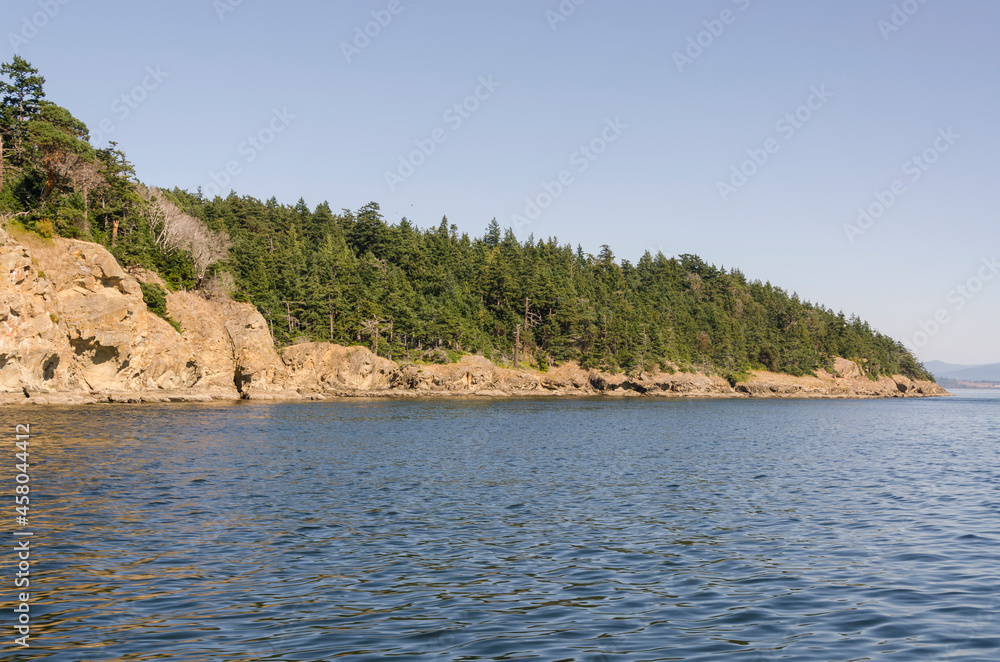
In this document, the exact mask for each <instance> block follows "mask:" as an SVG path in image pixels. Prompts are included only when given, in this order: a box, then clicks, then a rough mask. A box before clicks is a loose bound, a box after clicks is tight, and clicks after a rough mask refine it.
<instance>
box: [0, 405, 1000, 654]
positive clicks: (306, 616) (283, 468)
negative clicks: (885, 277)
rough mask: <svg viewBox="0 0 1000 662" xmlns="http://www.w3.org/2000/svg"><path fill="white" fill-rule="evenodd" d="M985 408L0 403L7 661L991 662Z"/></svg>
mask: <svg viewBox="0 0 1000 662" xmlns="http://www.w3.org/2000/svg"><path fill="white" fill-rule="evenodd" d="M998 402H1000V400H996V399H983V398H971V397H970V398H962V397H959V398H955V399H952V400H947V401H905V402H869V401H858V402H854V401H846V402H795V401H791V402H745V401H733V402H698V401H688V402H646V401H642V402H636V401H627V402H609V401H604V400H573V401H558V402H556V401H530V400H529V401H498V402H496V401H458V402H398V401H397V402H390V401H369V402H363V401H360V402H359V401H345V402H323V403H304V404H263V403H236V404H225V405H165V406H157V405H144V406H135V407H131V406H122V405H119V406H109V407H86V408H63V409H48V410H42V409H25V410H18V409H7V410H5V411H6V412H7V413H8V414H9V415H10V416H12V417H14V418H18V417H20V418H19V419H18V420H20V419H21V418H24V420H30V422H31V424H32V430H33V432H34V431H35V430H37V431H38V432H37V435H38V437H37V440H33V455H32V458H33V460H34V463H33V484H32V489H33V492H32V495H33V501H32V513H33V524H34V525H35V526H36V527H37V534H36V535H37V541H36V543H35V544H36V545H37V549H38V550H40V551H39V557H38V559H37V561H36V566H35V570H36V571H37V573H38V580H37V584H35V585H33V587H32V588H33V589H34V591H35V593H34V605H33V608H35V609H37V611H38V614H39V617H38V621H37V629H35V630H34V631H33V634H34V635H35V637H34V638H33V640H32V642H33V646H32V648H31V649H30V650H29V651H24V652H23V653H22V652H19V654H18V655H19V657H21V658H23V659H57V660H71V659H72V660H118V659H128V660H155V659H171V660H219V659H225V660H320V659H330V658H332V657H334V656H340V657H343V658H347V659H358V660H369V659H370V660H377V659H379V660H380V659H387V658H393V657H405V658H407V659H436V660H437V659H454V660H492V659H539V660H559V659H566V660H660V659H686V660H709V659H712V660H715V659H719V658H723V657H727V656H728V657H729V658H731V659H738V660H781V659H794V660H831V659H838V660H839V659H844V660H847V659H864V658H870V659H875V658H880V659H882V658H884V659H893V660H896V659H898V660H910V659H912V660H927V659H935V658H937V657H942V656H945V655H950V656H951V657H950V658H949V659H961V660H993V659H995V658H996V654H997V651H998V650H1000V638H998V637H997V634H996V629H995V628H992V627H990V625H991V624H995V621H996V618H995V616H996V612H997V608H998V606H1000V602H998V594H997V593H996V592H995V590H994V587H997V586H1000V581H998V580H1000V577H998V575H1000V570H998V568H1000V564H998V560H1000V559H998V556H1000V547H998V545H997V543H998V540H997V531H996V521H997V519H996V518H997V515H998V513H1000V495H998V490H1000V487H998V485H1000V482H998V481H997V478H998V476H1000V471H998V469H1000V467H998V462H997V456H996V442H997V439H998V436H997V431H998V425H997V419H996V413H995V412H996V411H1000V410H997V409H996V405H997V403H998ZM25 417H26V418H25ZM35 453H37V455H36V454H35ZM338 659H339V658H338Z"/></svg>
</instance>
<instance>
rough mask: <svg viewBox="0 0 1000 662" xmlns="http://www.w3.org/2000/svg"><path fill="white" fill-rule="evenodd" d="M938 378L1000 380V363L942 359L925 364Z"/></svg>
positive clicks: (980, 380) (973, 380)
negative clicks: (978, 363)
mask: <svg viewBox="0 0 1000 662" xmlns="http://www.w3.org/2000/svg"><path fill="white" fill-rule="evenodd" d="M924 367H926V368H927V370H928V371H930V372H931V373H932V374H933V375H934V376H935V377H937V378H942V377H945V378H948V379H954V380H958V381H970V382H983V381H987V382H1000V363H988V364H985V365H960V364H954V363H944V362H942V361H928V362H927V364H926V365H925V366H924Z"/></svg>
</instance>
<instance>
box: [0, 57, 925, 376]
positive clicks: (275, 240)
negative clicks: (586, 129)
mask: <svg viewBox="0 0 1000 662" xmlns="http://www.w3.org/2000/svg"><path fill="white" fill-rule="evenodd" d="M0 73H2V75H3V76H4V77H5V78H6V80H4V81H0V93H2V99H0V137H2V138H3V145H4V158H3V161H2V163H3V165H4V166H5V167H4V168H3V170H0V174H2V175H3V186H2V187H0V211H3V212H5V213H12V214H18V216H17V222H21V223H23V225H24V227H25V228H28V229H33V230H34V231H36V232H38V233H41V234H47V235H61V236H66V237H81V238H84V239H90V240H93V241H98V242H100V243H102V244H104V245H105V246H107V247H108V248H109V250H111V252H112V253H113V254H114V255H115V257H116V258H117V259H118V260H119V261H120V262H121V263H122V265H123V266H126V267H129V266H142V267H145V268H147V269H152V270H154V271H156V272H158V273H159V274H160V275H161V276H162V277H163V278H164V279H165V281H166V282H167V283H168V286H169V287H170V288H171V289H190V288H194V287H196V286H198V285H199V284H200V283H203V282H208V281H210V280H212V279H213V278H214V276H215V275H216V271H222V272H225V273H228V274H229V275H231V276H232V278H233V280H234V281H235V286H236V291H235V294H234V297H235V298H236V299H238V300H241V301H247V302H250V303H252V304H254V305H255V306H256V307H257V308H258V310H260V311H261V313H262V314H263V315H264V317H265V318H266V319H267V321H268V323H269V325H270V327H271V328H272V329H273V332H274V335H275V339H276V342H278V343H279V344H289V343H292V342H295V341H296V340H297V339H299V338H313V339H317V340H325V341H332V342H336V343H340V344H346V345H351V344H361V343H364V344H365V345H367V346H369V347H371V348H372V349H373V350H374V351H377V353H378V354H379V355H381V356H385V357H389V358H393V359H396V360H399V361H427V360H432V361H437V360H442V361H448V362H453V361H456V360H458V358H460V357H461V356H462V354H464V353H469V352H477V353H481V354H482V355H484V356H487V357H490V358H492V359H493V360H496V361H499V362H507V363H509V362H511V361H512V359H513V356H514V354H515V347H514V345H515V338H518V337H519V338H520V347H518V348H517V352H518V354H519V360H520V361H521V362H525V363H526V362H529V361H531V360H534V361H535V362H536V365H537V366H538V367H539V368H540V369H542V370H544V369H546V368H547V367H548V363H549V362H550V361H554V362H556V363H561V362H565V361H579V362H580V364H581V365H582V366H583V367H585V368H598V369H601V370H607V371H611V372H616V371H626V372H632V373H634V372H641V371H650V370H655V369H657V368H660V369H663V370H666V371H667V372H672V371H673V368H672V367H671V365H676V366H679V367H680V368H681V369H682V370H686V371H688V370H696V369H701V370H708V371H714V372H715V373H717V374H719V375H723V376H725V377H726V378H727V379H729V380H730V381H731V382H733V383H735V382H736V381H740V380H742V379H745V378H747V377H748V376H749V370H750V369H751V368H766V369H768V370H773V371H777V372H783V373H788V374H793V375H806V374H813V373H814V371H815V370H817V369H819V368H822V367H825V366H830V364H831V359H832V357H835V356H842V357H845V358H850V359H852V360H854V361H855V362H857V363H858V365H859V366H862V370H863V371H864V373H865V374H866V375H868V376H869V377H870V378H872V379H877V378H878V376H879V375H883V374H896V373H899V374H904V375H907V376H909V377H912V378H919V379H929V378H930V375H929V374H928V373H927V371H926V370H924V368H923V366H922V365H920V363H919V362H918V361H917V360H916V359H915V358H914V357H913V356H912V355H911V354H910V353H909V352H908V351H907V350H906V348H905V347H903V345H901V344H900V343H898V342H895V341H893V340H892V339H891V338H888V337H886V336H884V335H882V334H881V333H878V332H877V331H875V330H874V329H872V328H871V327H870V326H869V325H868V324H867V323H865V322H863V321H861V320H859V319H858V318H857V317H853V316H852V317H851V318H846V317H845V316H844V314H843V313H834V312H833V311H832V310H829V309H826V308H824V307H822V306H818V305H814V304H812V303H809V302H804V301H801V300H800V299H799V298H798V296H796V295H795V294H791V295H790V294H788V293H787V292H785V291H784V290H782V289H780V288H777V287H774V286H772V285H771V284H770V283H761V282H760V281H752V282H751V281H748V280H747V279H746V278H745V277H744V275H743V274H742V273H741V272H740V271H738V270H729V271H726V270H724V269H719V268H717V267H715V266H714V265H711V264H709V263H707V262H705V261H704V260H702V259H701V258H700V257H698V256H696V255H689V254H682V255H679V256H678V257H675V258H667V257H665V256H664V255H663V254H662V253H660V254H657V255H655V256H653V255H651V254H650V253H648V252H647V253H646V254H645V255H643V256H642V257H641V258H640V259H639V261H638V262H637V263H636V264H634V265H633V264H632V263H630V262H629V261H628V260H618V259H616V258H615V255H614V253H613V252H612V250H611V248H610V247H609V246H607V245H604V246H601V247H600V250H599V252H598V254H597V256H596V257H595V256H594V255H590V254H588V253H585V252H584V251H583V249H582V247H580V246H577V247H576V248H575V249H574V248H573V247H572V246H570V245H569V244H564V245H560V244H559V242H558V240H556V239H555V238H548V239H545V240H535V239H534V237H529V238H528V239H527V240H526V241H523V242H522V241H519V240H518V239H517V238H516V237H515V236H514V234H513V232H512V231H511V230H509V229H508V230H506V231H503V230H501V228H500V226H499V224H498V223H497V222H496V220H495V219H494V220H493V221H491V222H490V223H489V224H488V226H487V227H486V228H485V232H484V236H483V237H482V238H474V237H469V236H468V235H466V234H461V235H460V234H459V233H458V229H457V227H456V226H454V225H451V224H450V223H449V222H448V219H447V218H442V219H441V222H440V224H439V225H438V226H437V227H434V228H428V229H420V228H417V227H415V226H414V225H413V224H412V223H411V222H410V221H409V220H407V219H406V218H403V219H401V220H400V221H399V222H398V223H395V224H390V223H389V222H387V221H386V219H385V218H384V217H383V216H382V213H381V210H380V208H379V205H378V204H377V203H375V202H371V203H368V204H367V205H365V206H363V207H362V208H361V209H359V210H357V212H352V211H349V210H346V209H345V210H341V212H340V213H335V212H334V211H333V210H332V208H331V207H330V205H329V204H328V203H326V202H323V203H321V204H319V205H317V206H316V207H315V208H314V209H310V208H309V206H308V205H306V203H305V201H304V200H301V199H300V200H299V201H298V203H297V204H295V205H294V206H288V205H281V204H279V203H278V202H277V201H276V200H275V199H274V198H271V199H270V200H267V201H266V202H262V201H260V200H256V199H254V198H251V197H239V196H237V195H236V194H230V195H229V196H228V197H225V198H222V197H216V198H214V199H213V200H207V199H205V198H204V197H203V196H202V195H201V192H200V191H199V192H198V193H196V194H192V193H188V192H187V191H183V190H179V189H174V190H173V191H163V192H162V195H163V196H164V197H165V198H167V199H168V200H170V201H172V202H174V203H175V204H176V205H177V206H178V207H179V208H180V209H181V210H183V211H184V212H186V213H188V214H190V215H192V216H194V217H196V218H198V219H200V220H201V221H202V222H203V223H204V224H205V225H206V226H207V227H208V228H210V229H211V230H213V231H214V232H220V233H221V232H225V233H226V235H228V237H229V238H230V239H231V241H232V248H230V249H229V252H228V259H225V260H223V261H222V262H212V263H205V262H204V260H203V261H202V262H201V263H200V264H201V267H200V269H201V271H199V270H198V269H196V267H195V261H194V259H193V257H192V256H191V255H190V254H188V253H186V252H184V251H181V250H176V249H172V248H170V247H168V246H167V244H166V242H165V240H164V236H165V233H164V225H163V221H162V220H160V218H159V217H158V215H157V213H156V212H155V209H154V208H153V207H152V205H151V203H150V202H148V201H147V200H146V196H145V195H144V194H143V189H142V188H141V187H140V186H139V184H138V182H137V181H136V177H135V171H134V168H133V167H132V164H131V163H129V161H128V160H127V158H126V156H125V154H124V152H122V151H121V150H119V149H118V147H117V145H116V144H115V143H113V142H112V143H111V144H110V145H109V146H108V147H106V148H103V149H96V150H95V149H93V148H92V147H91V146H90V145H89V143H88V131H87V127H86V125H85V124H84V123H83V122H80V121H79V120H78V119H76V118H75V117H73V115H72V114H71V113H70V112H69V111H68V110H66V109H64V108H62V107H60V106H57V105H56V104H53V103H50V102H48V101H46V100H45V98H44V97H45V94H44V90H43V84H44V82H45V79H44V78H42V77H41V76H39V75H38V73H37V71H36V70H35V69H33V68H32V67H31V65H30V64H29V63H28V62H26V61H25V60H23V59H21V58H20V57H17V56H15V58H14V60H13V62H12V63H10V64H4V65H3V66H2V68H0ZM192 250H195V249H192ZM206 264H208V266H206ZM206 270H207V273H206ZM143 295H144V297H145V298H146V299H147V305H149V307H150V310H153V311H154V312H156V313H157V314H160V315H161V316H164V317H165V316H166V305H165V294H164V292H163V290H162V289H161V288H158V287H155V286H143ZM518 327H520V332H518Z"/></svg>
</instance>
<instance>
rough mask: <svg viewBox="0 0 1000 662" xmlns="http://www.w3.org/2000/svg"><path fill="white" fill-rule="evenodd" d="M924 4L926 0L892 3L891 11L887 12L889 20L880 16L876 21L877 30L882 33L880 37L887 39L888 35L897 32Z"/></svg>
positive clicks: (905, 0) (904, 0) (907, 0)
mask: <svg viewBox="0 0 1000 662" xmlns="http://www.w3.org/2000/svg"><path fill="white" fill-rule="evenodd" d="M926 4H927V0H903V2H901V3H900V4H898V5H893V6H892V12H891V13H890V14H889V20H886V19H884V18H880V19H879V20H878V23H876V25H877V26H878V30H879V32H881V33H882V39H883V40H884V41H889V36H890V35H891V34H893V33H895V32H899V31H900V29H902V27H903V26H904V25H906V24H907V23H909V22H910V19H911V18H912V17H913V16H916V14H917V12H919V11H920V8H921V7H923V6H924V5H926Z"/></svg>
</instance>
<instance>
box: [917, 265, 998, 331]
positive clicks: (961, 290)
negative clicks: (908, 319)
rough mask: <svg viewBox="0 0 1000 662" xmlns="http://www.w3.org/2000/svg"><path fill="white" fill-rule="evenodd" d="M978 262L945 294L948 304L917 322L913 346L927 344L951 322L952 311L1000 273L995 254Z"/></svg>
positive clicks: (973, 297)
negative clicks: (966, 275) (977, 265)
mask: <svg viewBox="0 0 1000 662" xmlns="http://www.w3.org/2000/svg"><path fill="white" fill-rule="evenodd" d="M980 262H981V264H980V266H979V268H978V269H976V273H974V274H973V275H972V276H970V277H969V278H967V279H966V280H965V282H963V283H960V284H958V285H956V286H955V287H953V288H952V289H951V290H949V291H948V294H947V296H945V303H947V304H948V306H942V307H941V308H938V309H937V310H936V311H934V314H933V315H932V316H930V317H929V318H927V319H923V320H920V321H919V322H918V323H917V326H918V327H919V328H920V330H919V331H916V332H915V333H914V334H913V335H912V336H910V342H911V345H912V346H913V347H916V348H918V349H919V348H922V347H924V346H925V345H927V343H929V342H930V341H931V340H932V339H934V338H935V337H936V336H937V335H938V334H939V333H940V332H941V330H942V329H943V328H944V327H945V326H947V325H948V324H949V323H950V322H951V319H952V318H951V315H952V313H957V312H959V311H960V310H962V309H963V308H965V306H966V305H967V304H968V303H969V302H970V301H972V300H973V299H975V298H976V295H977V294H979V293H980V292H982V291H983V288H984V287H985V286H986V284H987V283H989V282H990V281H992V280H993V279H994V278H996V275H997V274H998V273H1000V261H997V256H996V255H994V256H992V257H984V258H983V259H982V260H981V261H980Z"/></svg>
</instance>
